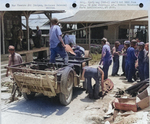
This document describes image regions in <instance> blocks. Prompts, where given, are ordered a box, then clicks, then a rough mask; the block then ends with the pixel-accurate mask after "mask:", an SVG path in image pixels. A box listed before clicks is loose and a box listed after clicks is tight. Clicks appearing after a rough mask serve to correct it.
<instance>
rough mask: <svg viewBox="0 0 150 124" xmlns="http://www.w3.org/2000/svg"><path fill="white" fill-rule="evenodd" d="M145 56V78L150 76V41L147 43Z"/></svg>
mask: <svg viewBox="0 0 150 124" xmlns="http://www.w3.org/2000/svg"><path fill="white" fill-rule="evenodd" d="M145 50H146V52H145V56H144V79H147V78H149V43H146V44H145Z"/></svg>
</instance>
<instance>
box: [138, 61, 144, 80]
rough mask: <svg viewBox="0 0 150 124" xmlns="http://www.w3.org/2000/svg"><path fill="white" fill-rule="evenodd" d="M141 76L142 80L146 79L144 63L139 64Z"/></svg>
mask: <svg viewBox="0 0 150 124" xmlns="http://www.w3.org/2000/svg"><path fill="white" fill-rule="evenodd" d="M139 77H140V81H143V80H144V66H143V64H142V65H139Z"/></svg>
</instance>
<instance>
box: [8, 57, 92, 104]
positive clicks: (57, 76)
mask: <svg viewBox="0 0 150 124" xmlns="http://www.w3.org/2000/svg"><path fill="white" fill-rule="evenodd" d="M90 60H91V58H72V57H71V58H70V57H69V63H68V64H67V65H65V64H64V63H63V61H62V60H61V59H56V63H50V62H48V60H44V61H43V60H41V61H33V62H28V63H22V64H19V65H13V66H9V67H8V68H9V69H10V70H12V72H13V78H14V84H16V86H17V87H18V88H19V91H20V92H22V94H23V97H24V98H25V99H26V100H30V99H33V98H34V96H35V94H36V93H42V94H43V95H45V96H48V97H54V96H56V95H59V100H60V103H61V104H63V105H68V104H69V103H70V102H71V100H72V95H73V87H76V86H79V84H80V77H81V74H82V63H83V62H86V63H87V64H88V61H90ZM12 90H13V89H12ZM13 92H14V91H12V93H13Z"/></svg>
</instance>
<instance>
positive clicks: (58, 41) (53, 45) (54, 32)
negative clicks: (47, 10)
mask: <svg viewBox="0 0 150 124" xmlns="http://www.w3.org/2000/svg"><path fill="white" fill-rule="evenodd" d="M51 22H52V26H51V29H50V33H49V34H50V37H49V39H50V53H51V55H50V62H51V63H55V58H56V56H57V54H59V55H60V56H61V57H62V58H63V60H64V63H65V64H68V55H67V53H66V51H65V44H64V42H63V39H62V32H61V29H60V27H59V26H58V25H57V24H58V20H57V19H56V18H52V19H51Z"/></svg>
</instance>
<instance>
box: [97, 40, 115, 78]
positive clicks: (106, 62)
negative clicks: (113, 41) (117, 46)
mask: <svg viewBox="0 0 150 124" xmlns="http://www.w3.org/2000/svg"><path fill="white" fill-rule="evenodd" d="M101 42H102V45H103V48H102V57H101V61H100V63H99V64H100V65H101V64H103V71H104V80H105V79H107V78H108V69H109V66H110V65H111V63H112V57H111V50H110V46H109V45H107V44H106V42H107V39H106V38H103V39H101Z"/></svg>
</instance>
